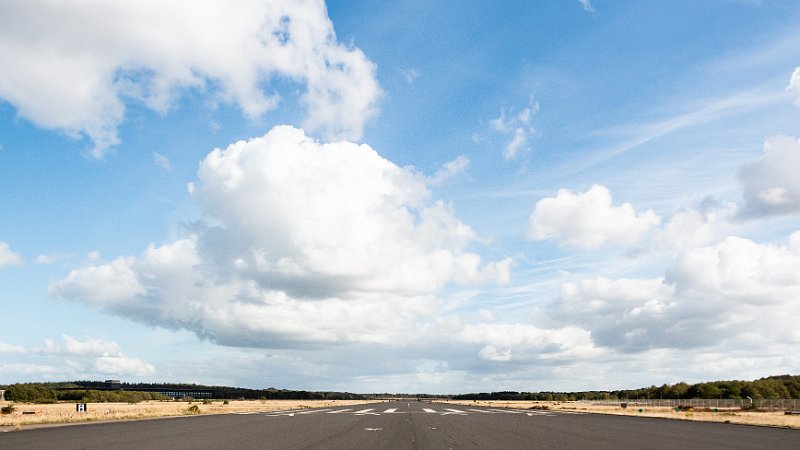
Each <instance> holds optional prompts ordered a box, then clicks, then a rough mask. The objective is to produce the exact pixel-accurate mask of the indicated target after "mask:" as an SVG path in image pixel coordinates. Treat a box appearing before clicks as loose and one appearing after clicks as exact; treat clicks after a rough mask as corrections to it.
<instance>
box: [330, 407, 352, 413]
mask: <svg viewBox="0 0 800 450" xmlns="http://www.w3.org/2000/svg"><path fill="white" fill-rule="evenodd" d="M348 411H352V409H350V408H348V409H337V410H336V411H328V414H339V413H343V412H348Z"/></svg>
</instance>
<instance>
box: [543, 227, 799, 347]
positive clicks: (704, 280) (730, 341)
mask: <svg viewBox="0 0 800 450" xmlns="http://www.w3.org/2000/svg"><path fill="white" fill-rule="evenodd" d="M799 241H800V233H794V234H793V235H792V237H791V238H790V242H789V245H788V246H773V245H765V244H757V243H755V242H753V241H751V240H748V239H743V238H738V237H728V238H726V239H725V240H723V241H722V242H719V243H717V244H715V245H711V246H705V247H698V248H693V249H687V250H685V251H682V252H680V253H679V254H678V255H677V256H676V258H675V260H674V262H673V264H672V266H671V267H670V268H669V269H668V270H667V272H666V277H665V278H653V279H619V280H610V279H607V278H602V277H600V278H594V279H586V280H583V281H581V282H578V283H567V284H565V285H564V286H563V288H562V293H561V295H560V297H559V298H558V300H557V301H556V302H555V303H554V305H553V311H552V312H551V315H552V316H553V317H557V318H560V319H561V320H565V321H567V322H569V323H570V324H573V325H575V326H580V327H583V328H585V329H587V330H589V331H591V333H592V337H593V338H594V339H595V342H597V344H599V345H602V346H605V347H610V348H616V349H619V350H622V351H641V350H646V349H658V348H696V347H708V348H716V349H720V348H723V347H724V348H733V347H736V348H737V350H742V349H747V348H764V346H786V345H788V346H791V345H797V344H800V332H798V330H797V326H796V324H797V323H798V321H800V246H798V242H799Z"/></svg>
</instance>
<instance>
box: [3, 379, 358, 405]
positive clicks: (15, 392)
mask: <svg viewBox="0 0 800 450" xmlns="http://www.w3.org/2000/svg"><path fill="white" fill-rule="evenodd" d="M0 388H2V389H5V390H6V393H5V398H6V399H7V400H11V401H16V402H30V403H55V402H57V401H83V402H87V403H89V402H91V403H95V402H128V403H138V402H141V401H145V400H171V397H168V396H166V395H162V394H159V393H158V392H156V391H203V392H208V393H210V396H211V398H215V399H242V400H258V399H260V400H364V399H367V398H368V396H364V395H359V394H352V393H349V392H316V391H295V390H289V389H275V388H268V389H247V388H237V387H228V386H205V385H199V384H185V383H120V384H119V385H115V386H114V388H113V389H109V387H108V384H107V383H105V382H102V381H65V382H51V383H17V384H12V385H9V386H5V387H2V386H0Z"/></svg>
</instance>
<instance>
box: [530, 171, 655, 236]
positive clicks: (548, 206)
mask: <svg viewBox="0 0 800 450" xmlns="http://www.w3.org/2000/svg"><path fill="white" fill-rule="evenodd" d="M660 221H661V219H660V217H659V216H658V215H657V214H656V213H655V212H653V211H652V210H647V211H645V212H643V213H639V214H637V213H636V211H635V210H634V208H633V206H632V205H631V204H630V203H623V204H622V205H620V206H614V205H613V199H612V197H611V192H610V191H609V190H608V188H606V187H605V186H601V185H594V186H592V188H591V189H589V190H588V191H586V192H583V193H578V194H573V193H572V192H570V191H569V190H567V189H560V190H559V191H558V194H556V196H555V197H547V198H543V199H541V200H539V201H538V202H536V206H535V207H534V209H533V213H532V214H531V217H530V221H529V223H528V231H527V237H528V238H529V239H532V240H545V239H555V240H558V241H559V242H560V243H561V244H564V245H568V246H578V247H583V248H587V249H593V248H597V247H600V246H602V245H605V244H619V245H631V244H636V243H637V242H639V241H640V240H641V239H642V237H644V235H645V234H646V233H647V232H649V231H651V230H652V229H653V228H654V227H656V226H658V224H659V223H660Z"/></svg>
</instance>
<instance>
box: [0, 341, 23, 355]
mask: <svg viewBox="0 0 800 450" xmlns="http://www.w3.org/2000/svg"><path fill="white" fill-rule="evenodd" d="M27 352H28V350H27V349H26V348H25V347H20V346H18V345H11V344H6V343H5V342H0V353H27Z"/></svg>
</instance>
